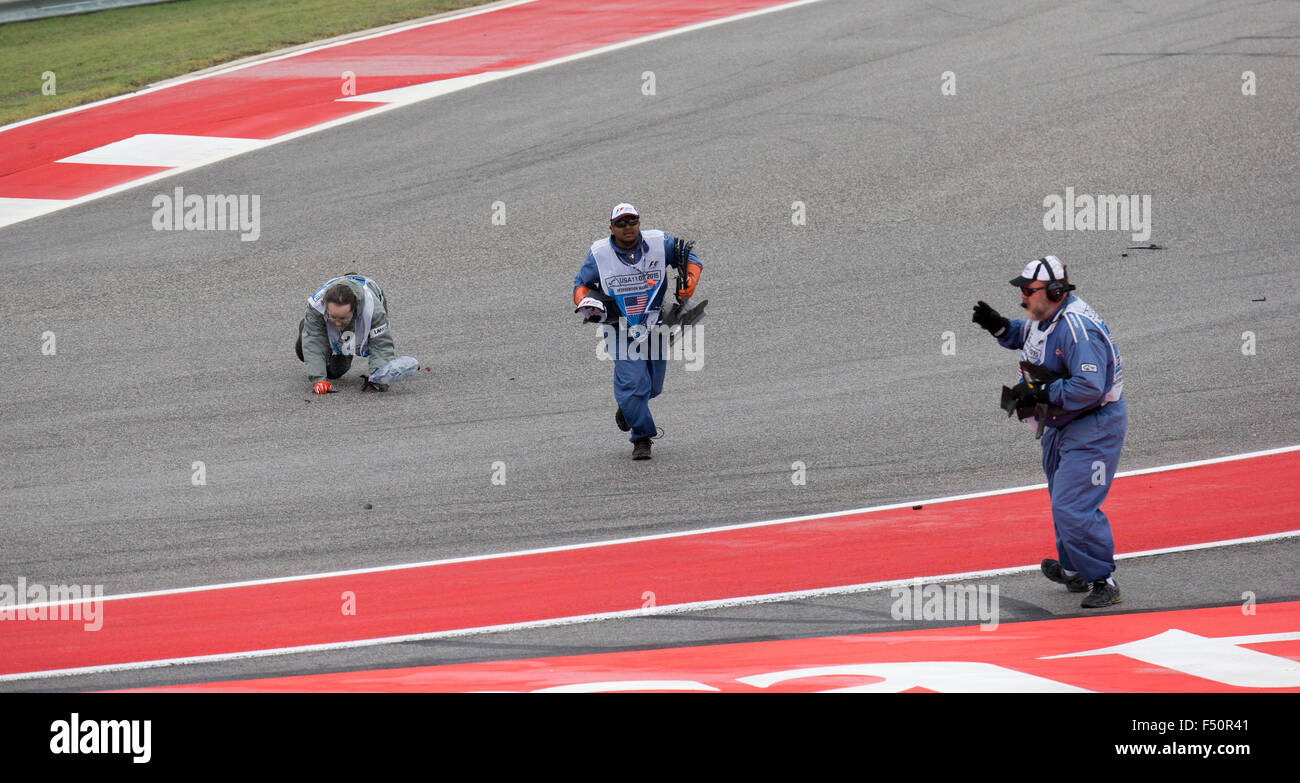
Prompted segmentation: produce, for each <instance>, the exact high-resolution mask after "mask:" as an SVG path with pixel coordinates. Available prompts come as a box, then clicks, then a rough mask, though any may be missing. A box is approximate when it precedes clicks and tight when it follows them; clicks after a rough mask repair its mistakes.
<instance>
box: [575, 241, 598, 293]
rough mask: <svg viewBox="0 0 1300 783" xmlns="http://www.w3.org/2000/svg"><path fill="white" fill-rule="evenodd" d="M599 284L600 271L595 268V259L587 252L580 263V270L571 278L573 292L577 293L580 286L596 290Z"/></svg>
mask: <svg viewBox="0 0 1300 783" xmlns="http://www.w3.org/2000/svg"><path fill="white" fill-rule="evenodd" d="M599 284H600V270H599V269H597V268H596V257H595V256H593V255H592V254H591V251H590V250H588V251H587V258H586V260H584V261H583V262H582V268H581V269H579V270H578V276H577V277H575V278H573V290H574V291H577V290H578V286H580V285H585V286H586V287H588V288H597V287H599Z"/></svg>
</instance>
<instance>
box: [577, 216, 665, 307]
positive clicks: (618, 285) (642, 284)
mask: <svg viewBox="0 0 1300 783" xmlns="http://www.w3.org/2000/svg"><path fill="white" fill-rule="evenodd" d="M641 240H642V245H643V246H646V247H649V250H647V251H646V252H645V253H644V254H642V255H639V256H637V259H636V263H635V264H630V265H629V264H626V263H624V262H623V260H622V259H620V258H619V257H618V254H617V253H615V252H614V247H613V245H612V244H611V243H610V240H609V239H608V238H605V239H598V240H596V241H595V242H593V243H592V245H591V255H592V258H594V259H596V269H597V270H599V272H600V288H601V290H602V291H604V292H605V293H606V295H608V296H612V297H614V299H616V300H617V301H618V303H619V309H620V310H621V311H622V312H623V315H625V316H626V317H627V323H628V326H636V325H637V324H645V325H646V326H647V327H653V326H654V325H656V324H658V323H659V306H656V305H655V297H656V295H657V294H658V293H659V289H660V288H662V287H663V285H664V280H665V278H666V277H667V276H668V274H667V273H668V263H667V257H666V256H665V254H664V232H662V231H657V230H655V231H642V232H641ZM637 250H638V251H640V250H641V247H640V246H639V247H638V248H637ZM662 304H663V303H662V301H661V302H660V303H659V305H662ZM651 307H654V309H653V310H652V309H650V308H651Z"/></svg>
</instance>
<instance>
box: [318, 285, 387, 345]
mask: <svg viewBox="0 0 1300 783" xmlns="http://www.w3.org/2000/svg"><path fill="white" fill-rule="evenodd" d="M344 280H351V281H352V282H354V283H356V284H357V285H359V286H361V292H362V293H363V294H365V301H364V302H361V303H360V304H361V307H360V308H359V310H360V311H359V312H357V313H356V314H355V315H354V317H353V318H352V329H353V330H354V331H349V332H340V331H339V328H338V327H337V326H335V325H334V322H333V321H331V320H330V319H328V318H326V319H325V334H326V336H327V337H329V341H330V349H331V350H332V351H333V352H334V353H341V354H347V355H349V356H369V355H370V319H371V318H372V317H373V316H374V313H375V297H374V295H373V294H371V293H370V288H371V286H374V288H375V290H376V291H378V290H379V286H378V285H376V284H375V281H373V280H371V279H370V278H368V277H364V276H362V275H344V276H343V277H336V278H334V279H333V280H330V281H327V282H326V283H325V285H323V286H321V287H320V290H319V291H317V292H316V293H314V294H312V295H311V296H310V297H309V298H308V299H307V304H309V305H311V306H312V307H313V308H314V309H315V310H316V312H318V313H320V314H321V316H322V317H323V316H324V315H325V292H326V291H328V290H329V289H330V286H333V285H335V284H337V283H341V282H343V281H344ZM380 295H381V296H382V293H381V294H380ZM348 334H351V335H352V337H351V339H346V338H347V335H348Z"/></svg>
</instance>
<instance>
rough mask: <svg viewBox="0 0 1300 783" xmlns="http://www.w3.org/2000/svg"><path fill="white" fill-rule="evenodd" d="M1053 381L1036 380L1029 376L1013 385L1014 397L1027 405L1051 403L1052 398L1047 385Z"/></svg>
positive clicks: (1012, 394) (1012, 393) (1012, 392)
mask: <svg viewBox="0 0 1300 783" xmlns="http://www.w3.org/2000/svg"><path fill="white" fill-rule="evenodd" d="M1050 385H1051V381H1035V380H1031V379H1029V378H1026V379H1024V380H1023V381H1021V382H1020V383H1017V384H1016V385H1015V386H1012V387H1011V396H1012V398H1014V399H1016V400H1019V401H1020V402H1022V403H1024V404H1026V405H1038V404H1040V403H1041V404H1043V405H1051V404H1052V398H1051V396H1050V395H1049V394H1048V393H1047V387H1048V386H1050Z"/></svg>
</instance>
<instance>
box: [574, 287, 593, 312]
mask: <svg viewBox="0 0 1300 783" xmlns="http://www.w3.org/2000/svg"><path fill="white" fill-rule="evenodd" d="M590 290H591V289H589V288H587V287H586V286H585V285H580V286H578V287H577V288H575V289H573V306H574V307H577V306H578V305H579V304H581V303H582V300H583V299H586V298H587V293H588V292H589V291H590Z"/></svg>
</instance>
